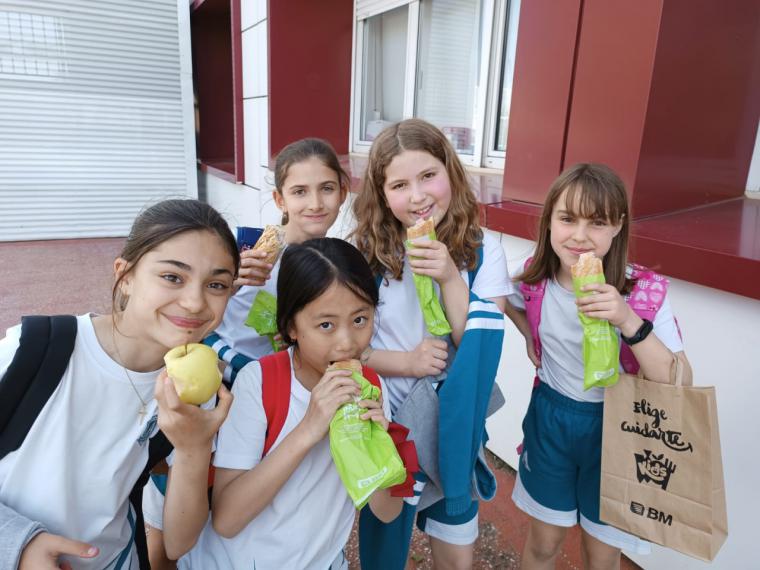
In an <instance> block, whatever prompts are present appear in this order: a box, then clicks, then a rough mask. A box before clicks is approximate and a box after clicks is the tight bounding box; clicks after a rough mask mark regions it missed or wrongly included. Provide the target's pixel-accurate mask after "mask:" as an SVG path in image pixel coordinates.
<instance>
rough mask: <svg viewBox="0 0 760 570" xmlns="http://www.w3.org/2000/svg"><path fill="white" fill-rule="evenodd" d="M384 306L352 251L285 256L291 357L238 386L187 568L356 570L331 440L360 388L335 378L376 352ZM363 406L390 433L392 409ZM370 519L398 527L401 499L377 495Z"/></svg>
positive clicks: (282, 313)
mask: <svg viewBox="0 0 760 570" xmlns="http://www.w3.org/2000/svg"><path fill="white" fill-rule="evenodd" d="M377 302H378V296H377V287H376V285H375V279H374V276H373V275H372V272H371V271H370V269H369V266H368V265H367V263H366V261H365V260H364V258H363V257H362V255H361V254H360V253H359V252H358V251H357V250H356V248H354V247H353V246H352V245H350V244H348V243H347V242H344V241H342V240H338V239H332V238H323V239H314V240H309V241H306V242H304V243H303V244H301V245H295V246H291V247H289V248H288V249H287V250H286V251H285V253H284V254H283V257H282V262H281V271H280V276H279V279H278V283H277V324H278V329H279V331H280V334H281V335H282V338H283V340H284V341H285V342H286V343H287V344H288V346H289V348H288V349H287V351H283V352H280V353H277V354H273V355H269V356H266V357H264V358H262V359H261V360H259V361H255V362H252V363H250V364H248V365H247V366H245V367H244V368H243V369H242V370H241V371H240V373H239V374H238V376H237V380H236V381H235V384H234V385H233V389H232V391H233V394H234V395H235V402H234V403H233V405H232V409H231V410H230V415H229V418H228V419H227V421H226V422H225V424H224V425H223V426H222V428H221V430H220V432H219V438H218V442H217V449H216V455H215V457H214V465H215V466H216V479H215V482H214V496H213V502H212V504H213V507H212V520H211V521H210V522H209V523H208V524H207V526H206V528H205V529H204V531H203V533H202V534H201V538H200V539H199V541H198V545H197V546H196V547H195V548H194V549H193V550H192V551H191V552H190V553H189V554H188V555H187V556H186V557H185V558H183V559H182V560H180V561H179V567H180V568H197V569H201V568H202V569H209V568H219V569H221V568H254V567H255V568H259V569H262V570H267V569H280V568H294V569H307V568H323V569H327V568H330V569H332V570H337V569H344V568H348V563H347V562H346V559H345V556H344V554H343V547H344V545H345V544H346V541H347V540H348V536H349V533H350V531H351V526H352V524H353V521H354V516H355V514H356V511H355V509H354V506H353V503H352V501H351V499H350V498H349V496H348V493H347V492H346V490H345V488H344V487H343V484H342V483H341V480H340V478H339V476H338V472H337V470H336V468H335V464H334V463H333V460H332V456H331V455H330V445H329V441H328V439H327V437H326V435H327V433H328V427H329V424H330V420H331V419H332V418H333V416H334V414H335V412H336V410H337V409H338V408H339V407H340V406H341V405H342V404H345V403H346V402H349V401H350V400H351V399H352V398H355V397H356V396H358V394H359V389H358V386H357V384H356V382H354V381H353V380H352V379H351V377H350V372H349V371H346V370H328V368H329V367H330V365H331V364H332V363H334V362H337V361H341V360H349V359H357V358H358V357H359V356H360V355H361V353H362V351H363V350H364V349H365V348H366V347H367V345H368V344H369V340H370V337H371V335H372V325H373V320H374V312H375V307H376V306H377ZM275 362H276V363H277V364H276V365H275V364H274V363H275ZM283 370H284V373H283ZM283 374H284V376H283ZM283 382H285V383H287V385H288V386H289V390H288V392H286V400H288V401H287V403H286V404H285V406H286V410H287V411H286V413H285V417H283V418H281V419H282V423H281V424H280V425H279V426H277V427H275V425H274V421H273V420H272V418H270V413H269V410H268V408H267V406H268V404H267V390H273V389H276V388H273V383H274V384H275V385H276V384H278V383H279V385H282V383H283ZM359 405H360V406H362V407H364V408H366V409H367V411H366V413H365V414H363V416H361V417H362V418H363V419H367V420H373V421H376V422H378V423H379V424H381V425H382V426H383V427H385V428H386V429H387V427H388V419H387V417H388V415H389V414H388V410H387V405H386V404H382V407H381V404H380V403H378V402H373V401H368V400H361V401H360V402H359ZM275 417H276V416H275ZM277 429H279V432H277V431H276V430H277ZM273 433H274V436H273V435H272V434H273ZM270 438H271V439H270ZM369 508H371V509H372V511H373V512H374V513H375V514H376V516H378V517H379V518H381V519H382V520H390V519H392V518H394V517H395V516H396V515H397V513H398V512H399V511H400V509H401V499H400V498H392V497H391V496H390V493H389V491H388V490H387V489H383V490H379V491H377V492H375V493H374V494H373V495H372V497H371V498H370V502H369Z"/></svg>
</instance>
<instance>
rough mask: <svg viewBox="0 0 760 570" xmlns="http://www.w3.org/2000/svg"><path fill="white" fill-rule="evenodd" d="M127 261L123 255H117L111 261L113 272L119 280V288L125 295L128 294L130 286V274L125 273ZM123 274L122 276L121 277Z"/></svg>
mask: <svg viewBox="0 0 760 570" xmlns="http://www.w3.org/2000/svg"><path fill="white" fill-rule="evenodd" d="M129 265H130V264H129V262H128V261H127V260H126V259H124V258H123V257H117V258H116V259H115V260H114V262H113V274H114V277H115V278H116V280H117V281H119V282H120V283H119V288H120V289H121V290H122V292H123V293H124V294H125V295H129V288H131V286H132V280H131V279H130V274H129V273H127V270H128V269H129ZM122 276H123V277H122Z"/></svg>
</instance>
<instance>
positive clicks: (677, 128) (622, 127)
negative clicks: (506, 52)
mask: <svg viewBox="0 0 760 570" xmlns="http://www.w3.org/2000/svg"><path fill="white" fill-rule="evenodd" d="M571 4H572V7H573V9H572V10H571V9H570V5H571ZM559 5H561V6H562V7H563V8H564V9H565V10H567V13H565V14H564V15H563V16H562V17H559V16H558V14H557V10H558V8H557V6H558V3H554V2H550V1H548V0H536V1H532V2H526V3H524V4H523V7H522V11H521V14H520V27H519V34H518V39H517V41H518V44H517V61H516V65H515V78H514V87H513V95H512V109H511V112H510V125H509V134H508V143H507V159H506V167H505V176H504V193H503V197H504V199H505V200H523V201H529V202H534V203H540V202H542V201H543V198H544V196H545V195H546V191H547V189H548V186H549V184H550V183H551V180H552V179H553V178H554V177H555V176H556V175H557V174H558V172H559V171H560V170H561V169H562V168H564V167H567V166H570V165H572V164H574V163H576V162H581V161H595V162H605V163H607V164H610V165H611V166H612V167H613V168H615V169H616V170H617V171H618V172H619V173H620V175H621V176H622V178H623V179H624V181H625V182H626V184H627V185H628V189H629V193H630V194H631V196H632V205H633V211H634V214H635V215H636V216H648V215H654V214H661V213H667V212H673V211H676V210H680V209H684V208H689V207H693V206H698V205H702V204H708V203H713V202H717V201H721V200H725V199H727V198H732V197H740V196H742V194H743V193H744V189H745V184H746V180H747V173H748V170H749V164H750V160H751V154H752V149H753V147H754V136H755V129H756V128H757V118H758V115H760V3H758V2H757V0H732V1H731V2H712V1H709V0H667V1H665V0H651V1H648V2H630V1H629V0H580V2H567V3H566V2H562V3H559ZM575 10H577V11H578V13H579V14H580V17H577V16H575V15H574V11H575ZM572 37H576V38H577V42H576V43H575V45H574V46H570V45H569V44H570V38H572ZM559 44H561V46H560V45H559ZM563 49H564V51H562V50H563ZM567 51H571V52H572V56H569V55H568V54H567V53H566V52H567ZM568 88H569V92H568V93H567V94H566V92H565V90H566V89H568ZM560 112H562V113H565V115H566V116H567V121H566V125H565V126H564V128H563V130H562V131H561V133H560V132H558V127H559V123H560V120H559V115H560ZM560 140H563V141H564V142H563V147H562V151H561V156H559V157H558V156H557V152H558V144H559V142H558V141H560Z"/></svg>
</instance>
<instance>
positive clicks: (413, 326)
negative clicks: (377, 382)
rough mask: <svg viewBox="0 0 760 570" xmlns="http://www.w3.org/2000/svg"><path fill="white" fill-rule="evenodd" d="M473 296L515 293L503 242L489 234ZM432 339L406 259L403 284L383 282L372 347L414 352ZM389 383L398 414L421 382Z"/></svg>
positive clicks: (394, 380)
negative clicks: (421, 344) (399, 408)
mask: <svg viewBox="0 0 760 570" xmlns="http://www.w3.org/2000/svg"><path fill="white" fill-rule="evenodd" d="M461 274H462V279H463V280H464V282H465V283H468V275H467V271H466V270H464V271H462V272H461ZM433 286H434V287H435V291H436V294H437V295H438V296H439V298H440V288H439V286H438V283H436V282H435V280H433ZM472 292H473V293H475V294H476V295H477V296H478V297H480V298H481V299H491V298H494V297H505V296H508V295H510V294H512V293H513V292H514V287H513V285H512V282H511V281H510V279H509V274H508V271H507V260H506V258H505V256H504V250H503V249H502V248H501V244H500V243H499V241H498V240H497V239H495V238H494V237H492V236H491V235H489V234H487V233H485V234H484V235H483V264H482V266H481V267H480V270H479V271H478V274H477V276H476V277H475V281H474V282H473V284H472ZM432 336H433V335H431V334H430V333H429V332H428V331H427V328H426V327H425V319H424V318H423V316H422V310H421V309H420V303H419V300H418V298H417V290H416V289H415V288H414V278H413V276H412V269H411V267H410V266H409V260H408V258H406V257H405V259H404V270H403V272H402V274H401V280H400V281H399V280H396V279H387V280H386V279H383V282H382V284H381V285H380V304H379V306H378V307H377V311H376V312H375V331H374V334H373V337H372V342H371V346H372V348H374V349H375V350H398V351H412V350H414V349H415V348H417V345H419V344H420V343H421V342H422V341H423V340H424V339H425V338H430V337H432ZM385 380H386V382H387V384H388V390H389V392H388V395H389V397H388V399H389V400H390V404H391V410H392V411H393V413H395V412H396V410H397V409H398V407H399V406H400V405H401V403H402V402H403V401H404V400H405V399H406V397H407V395H408V394H409V391H410V390H411V389H412V386H414V383H415V382H417V381H418V379H417V378H414V377H403V376H398V377H388V378H386V379H385Z"/></svg>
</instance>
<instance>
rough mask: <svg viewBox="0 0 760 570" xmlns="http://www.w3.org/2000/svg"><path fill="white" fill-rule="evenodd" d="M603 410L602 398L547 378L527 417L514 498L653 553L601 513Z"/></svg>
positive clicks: (537, 513)
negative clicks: (574, 394) (584, 396)
mask: <svg viewBox="0 0 760 570" xmlns="http://www.w3.org/2000/svg"><path fill="white" fill-rule="evenodd" d="M602 410H603V403H602V402H580V401H578V400H573V399H572V398H568V397H567V396H564V395H562V394H560V393H559V392H557V391H556V390H554V389H552V388H550V387H549V386H548V385H547V384H545V383H543V382H541V383H540V384H539V385H538V386H537V387H536V388H535V389H534V390H533V395H532V396H531V399H530V405H529V406H528V413H527V414H526V415H525V419H524V420H523V426H522V427H523V434H524V438H525V439H524V441H523V450H522V454H521V455H520V468H519V471H518V475H517V482H516V483H515V489H514V492H513V494H512V499H513V500H514V502H515V504H516V505H517V506H518V507H519V508H520V509H521V510H523V511H525V512H526V513H528V514H529V515H531V516H532V517H534V518H536V519H538V520H540V521H542V522H545V523H547V524H553V525H556V526H564V527H571V526H575V525H576V524H578V523H580V525H581V527H582V528H583V530H585V531H586V532H588V533H589V534H590V535H591V536H593V537H594V538H597V539H598V540H600V541H602V542H604V543H605V544H609V545H610V546H614V547H616V548H623V549H625V550H629V551H632V552H636V553H639V554H647V553H648V552H649V550H650V548H649V543H647V542H646V541H643V540H641V539H639V538H636V537H635V536H632V535H630V534H627V533H625V532H623V531H620V530H618V529H616V528H614V527H611V526H608V525H606V524H604V523H603V522H602V521H601V520H600V519H599V486H600V481H601V466H602Z"/></svg>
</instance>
